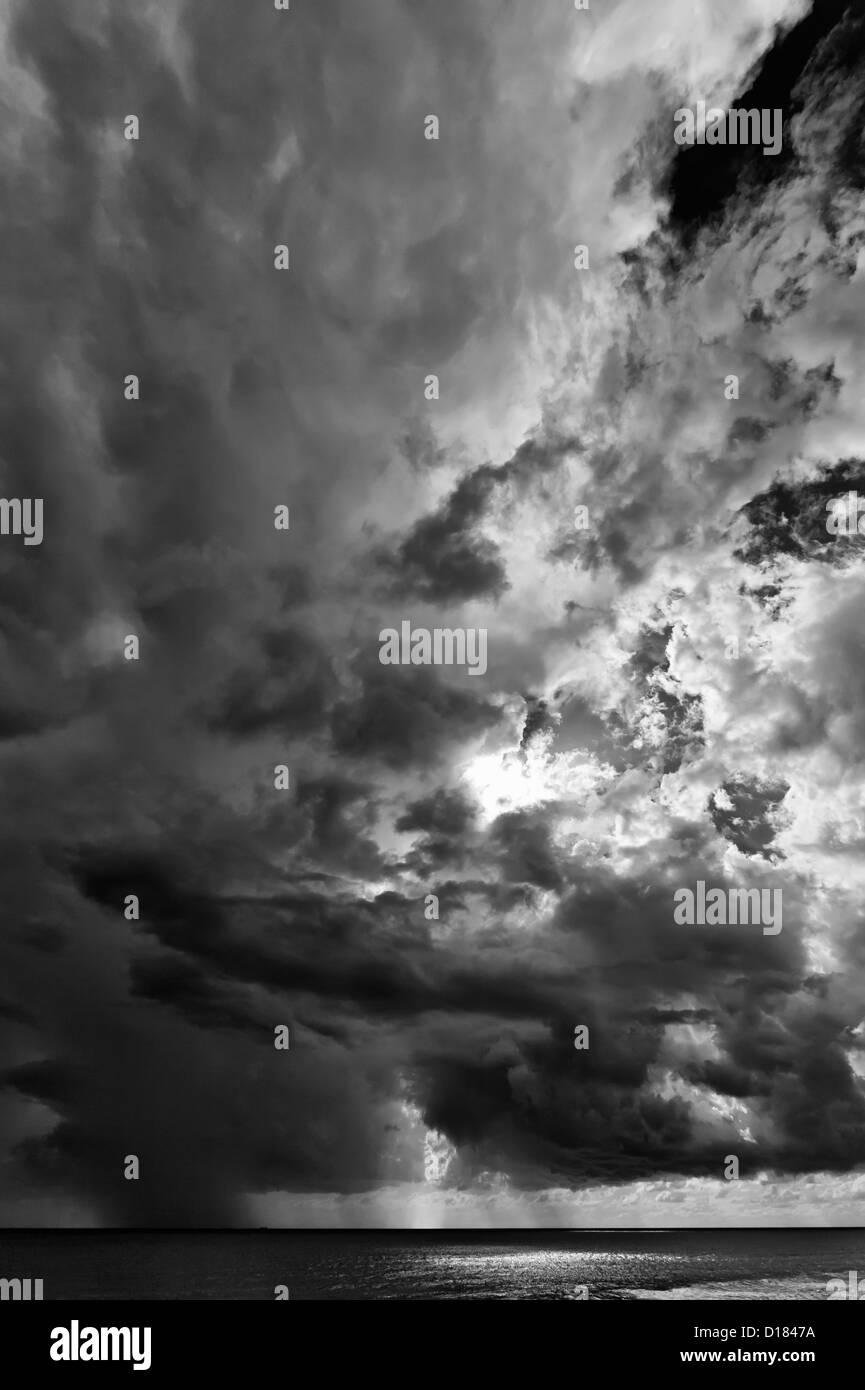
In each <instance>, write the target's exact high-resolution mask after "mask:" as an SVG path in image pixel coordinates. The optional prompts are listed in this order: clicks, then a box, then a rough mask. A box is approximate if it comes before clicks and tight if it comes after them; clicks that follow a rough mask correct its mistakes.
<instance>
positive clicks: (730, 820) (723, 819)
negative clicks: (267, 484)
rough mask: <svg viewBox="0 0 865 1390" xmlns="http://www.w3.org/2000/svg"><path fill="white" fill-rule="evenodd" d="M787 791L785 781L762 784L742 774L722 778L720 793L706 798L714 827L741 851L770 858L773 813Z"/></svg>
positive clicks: (771, 851)
mask: <svg viewBox="0 0 865 1390" xmlns="http://www.w3.org/2000/svg"><path fill="white" fill-rule="evenodd" d="M788 791H789V787H787V786H786V785H785V784H784V783H781V784H780V785H778V784H776V785H774V786H773V785H771V784H770V785H767V786H764V785H762V784H761V783H760V782H758V781H757V780H756V779H755V778H752V777H747V776H745V775H742V776H740V777H737V778H736V779H735V780H730V781H727V782H724V784H723V786H722V787H721V788H720V794H718V793H713V794H712V796H711V797H710V798H709V809H710V811H711V814H712V820H713V821H714V823H715V826H716V828H717V829H718V830H719V831H720V833H721V834H722V835H726V837H727V839H728V840H731V841H732V843H733V844H734V845H735V846H736V848H737V849H740V850H741V851H742V853H743V854H762V855H763V856H764V857H765V858H766V859H772V858H774V857H775V856H776V854H777V851H773V849H772V841H773V840H774V838H775V830H776V827H775V825H774V823H773V814H774V812H775V811H776V810H777V808H778V807H779V806H781V804H782V802H783V800H784V797H785V796H786V794H787V792H788Z"/></svg>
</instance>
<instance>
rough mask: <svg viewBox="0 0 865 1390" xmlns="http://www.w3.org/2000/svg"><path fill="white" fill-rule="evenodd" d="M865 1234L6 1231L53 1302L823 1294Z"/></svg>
mask: <svg viewBox="0 0 865 1390" xmlns="http://www.w3.org/2000/svg"><path fill="white" fill-rule="evenodd" d="M851 1273H855V1275H856V1278H857V1281H858V1280H861V1292H862V1293H863V1294H865V1229H863V1228H855V1229H849V1228H848V1229H824V1228H818V1229H815V1228H796V1229H789V1230H778V1229H771V1230H714V1229H713V1230H631V1231H628V1230H530V1231H527V1230H518V1231H504V1230H497V1231H333V1230H327V1231H323V1230H318V1231H297V1230H275V1229H259V1230H249V1231H237V1230H234V1231H126V1230H119V1231H90V1230H86V1231H85V1230H69V1231H43V1230H40V1231H20V1230H7V1231H2V1232H0V1278H13V1277H17V1278H22V1279H24V1278H31V1279H42V1281H43V1297H44V1299H45V1300H51V1299H61V1300H62V1299H200V1300H207V1299H220V1300H235V1299H267V1300H273V1299H274V1298H275V1297H277V1296H278V1295H277V1292H276V1291H277V1290H280V1291H281V1293H280V1294H279V1296H281V1297H283V1298H285V1297H288V1298H289V1299H314V1300H326V1299H335V1300H346V1299H363V1300H371V1299H411V1300H414V1299H499V1298H504V1299H543V1300H547V1301H558V1300H568V1299H583V1298H584V1297H588V1298H589V1299H604V1300H610V1299H694V1300H697V1299H746V1300H763V1299H772V1300H774V1299H793V1300H823V1301H825V1300H826V1299H827V1297H828V1293H827V1287H826V1286H827V1282H828V1280H829V1279H833V1278H836V1279H837V1278H840V1279H843V1280H844V1282H845V1284H847V1283H848V1281H849V1279H850V1275H851Z"/></svg>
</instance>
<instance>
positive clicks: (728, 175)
mask: <svg viewBox="0 0 865 1390" xmlns="http://www.w3.org/2000/svg"><path fill="white" fill-rule="evenodd" d="M857 10H861V5H859V4H854V5H852V6H851V5H850V4H849V0H820V3H819V4H815V5H814V6H813V7H812V8H811V10H810V11H809V13H808V14H807V15H806V16H805V17H804V19H802V20H801V22H800V23H799V24H797V25H795V26H794V27H793V28H792V29H790V30H789V32H788V33H786V34H783V35H782V36H780V37H779V39H778V41H777V43H776V44H775V45H774V46H773V47H772V48H771V49H770V50H769V52H768V54H767V55H766V57H765V59H764V61H763V62H762V63H761V64H760V70H759V72H758V74H757V76H756V77H755V79H754V81H753V82H752V83H751V84H750V86H749V87H748V88H747V90H745V91H743V92H741V93H739V94H738V95H737V96H736V97H735V99H734V100H732V101H730V102H729V105H730V106H731V107H733V106H734V107H736V108H743V109H745V110H751V109H752V108H757V109H758V110H761V109H767V110H775V109H780V110H781V111H782V112H783V120H784V123H785V125H786V124H787V123H788V122H789V121H790V119H791V117H792V116H793V115H794V113H795V112H796V111H797V109H799V108H800V107H801V104H802V100H803V98H802V96H801V95H800V94H798V93H797V91H796V88H797V85H798V83H799V81H800V79H801V78H802V75H803V73H804V71H805V69H806V68H807V66H808V64H809V63H812V62H813V61H814V55H815V51H817V52H818V54H819V51H820V48H821V45H822V44H824V43H825V42H826V40H827V38H828V40H829V47H830V53H831V58H830V59H829V63H830V65H831V66H833V67H834V66H835V65H836V64H837V63H838V59H839V57H840V56H841V55H842V54H844V53H845V52H846V53H848V54H849V50H850V47H851V46H852V48H853V50H854V51H857V52H858V51H859V50H860V49H861V47H862V43H863V28H862V22H861V16H860V15H856V11H857ZM848 11H852V12H853V15H856V17H855V18H853V17H852V16H851V17H850V19H849V20H848V23H847V26H846V30H839V26H840V22H841V21H842V19H844V17H845V14H846V13H847V12H848ZM842 32H843V34H844V37H843V39H842ZM819 56H820V57H822V56H823V55H821V54H820V55H819ZM852 61H853V60H852V57H848V62H849V63H850V64H851V65H852ZM818 62H819V57H818ZM845 66H846V63H845ZM812 80H813V77H812ZM792 158H793V151H792V149H791V146H790V143H789V141H788V140H785V141H784V143H783V145H782V148H781V150H780V152H779V153H778V154H777V155H774V156H772V157H769V158H767V157H765V156H764V155H763V150H762V146H759V145H724V146H718V147H717V148H716V147H711V146H708V145H692V146H685V147H683V148H681V149H680V151H679V152H678V154H677V157H676V161H675V164H674V166H673V172H672V180H671V194H672V206H671V209H670V218H671V221H672V224H673V226H674V227H675V228H676V229H677V230H678V231H679V232H680V233H681V234H682V235H683V237H684V238H685V239H686V240H687V241H690V240H692V239H693V238H694V236H695V235H696V234H697V232H698V231H699V229H700V228H701V227H702V226H704V225H706V224H711V223H712V222H713V221H718V220H720V219H721V218H722V216H723V213H724V210H725V204H727V203H728V202H729V201H730V200H731V199H733V198H734V197H735V196H737V195H738V196H744V197H748V198H751V199H758V198H759V197H760V194H761V192H762V189H763V186H764V185H765V184H767V183H769V182H770V181H772V180H773V179H778V178H784V177H785V175H786V174H787V173H788V172H789V166H790V162H791V160H792Z"/></svg>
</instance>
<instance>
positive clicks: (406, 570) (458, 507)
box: [379, 436, 580, 603]
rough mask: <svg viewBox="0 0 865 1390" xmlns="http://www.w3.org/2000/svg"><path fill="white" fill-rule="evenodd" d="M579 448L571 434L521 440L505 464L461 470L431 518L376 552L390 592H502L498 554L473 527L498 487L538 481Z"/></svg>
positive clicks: (444, 597)
mask: <svg viewBox="0 0 865 1390" xmlns="http://www.w3.org/2000/svg"><path fill="white" fill-rule="evenodd" d="M579 447H580V445H579V440H577V439H576V438H572V437H568V438H565V439H558V438H555V437H554V436H550V438H546V437H544V436H542V437H540V438H538V439H534V438H532V439H527V440H525V441H524V443H523V444H521V445H520V447H519V448H518V449H517V450H516V452H515V453H514V455H513V457H512V458H510V459H508V460H507V462H506V463H503V464H499V465H498V466H495V467H494V466H493V465H491V464H484V465H482V466H481V467H480V468H476V469H475V470H474V472H472V473H469V474H467V475H466V477H464V478H462V479H461V480H460V482H459V483H457V485H456V487H455V488H454V489H453V491H452V492H451V493H450V495H449V496H448V497H447V498H446V499H445V501H444V502H443V503H442V504H441V506H440V507H439V509H438V510H437V511H436V512H435V513H434V514H433V515H432V516H426V517H422V518H421V520H420V521H418V522H417V523H416V524H415V525H414V526H413V527H412V530H411V532H410V534H409V536H408V537H407V538H406V539H405V540H404V541H402V542H401V544H400V545H399V547H398V549H397V551H396V553H395V554H393V555H391V554H390V553H389V552H386V551H382V552H381V554H380V557H379V563H380V565H381V567H382V570H383V571H384V573H385V574H387V575H388V576H389V578H390V582H391V584H392V585H393V588H394V589H395V591H397V592H400V591H403V590H404V591H406V592H408V593H410V594H416V595H417V596H418V597H419V598H423V599H427V600H429V601H431V602H438V603H447V602H449V601H453V600H466V599H473V598H479V597H481V596H484V597H486V598H496V597H498V596H499V595H501V594H502V593H504V592H505V590H506V589H507V587H508V580H507V575H506V573H505V569H504V567H503V564H502V561H501V558H500V555H499V552H498V550H497V548H496V546H495V545H494V544H493V543H492V542H491V541H490V540H489V539H488V538H486V537H485V536H483V535H482V534H480V533H479V531H478V529H477V528H478V527H479V526H480V524H481V523H482V521H483V520H484V517H485V515H486V513H487V511H488V510H489V509H490V507H491V506H492V504H493V501H494V499H495V498H496V497H497V495H498V492H499V489H504V488H508V487H511V488H514V489H516V490H517V491H519V490H521V489H525V488H526V487H530V486H532V485H533V484H536V483H538V482H540V481H541V480H543V478H544V476H545V475H546V474H547V473H549V472H550V471H551V470H552V469H553V468H555V467H556V466H557V465H558V464H559V463H560V462H561V460H562V458H563V457H564V456H565V455H566V454H567V453H568V452H570V451H571V450H575V449H578V448H579Z"/></svg>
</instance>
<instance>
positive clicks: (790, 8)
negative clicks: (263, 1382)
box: [0, 0, 865, 1225]
mask: <svg viewBox="0 0 865 1390" xmlns="http://www.w3.org/2000/svg"><path fill="white" fill-rule="evenodd" d="M863 47H865V16H863V8H862V5H861V3H855V4H851V5H843V4H840V3H835V0H820V3H819V4H817V5H816V6H815V7H813V8H812V7H810V6H809V5H808V4H806V3H805V0H736V3H734V4H729V5H726V6H722V7H719V6H717V5H715V4H711V3H709V0H706V3H705V4H700V5H696V6H695V5H693V4H691V3H688V4H685V3H683V0H664V3H657V4H653V5H647V4H645V0H618V3H617V2H616V0H592V6H591V9H590V10H587V11H577V10H575V9H574V7H573V5H572V4H569V3H568V2H567V0H535V2H534V3H532V4H531V5H528V4H524V5H512V4H506V3H504V2H503V0H471V2H470V3H465V4H460V5H447V6H445V5H442V4H439V3H436V2H435V0H364V3H363V4H358V3H356V0H315V3H312V0H296V3H294V4H293V5H292V6H291V9H290V10H289V11H277V10H276V9H275V8H274V7H273V6H272V5H271V4H269V3H267V0H256V2H255V3H250V0H225V3H221V4H220V5H218V6H201V5H196V4H194V3H191V0H189V2H188V3H184V2H183V0H170V3H169V2H167V0H159V3H156V0H153V2H152V3H151V0H138V3H133V0H121V3H114V0H112V3H107V0H106V3H93V2H92V0H87V2H86V3H85V2H84V0H74V2H71V3H67V4H65V5H63V6H62V7H58V8H55V9H54V10H53V11H52V13H51V14H50V15H47V14H45V13H42V12H39V13H37V11H36V9H35V8H34V7H33V6H30V5H27V4H25V3H15V2H14V0H10V3H7V4H5V5H4V6H3V8H2V60H0V61H2V72H3V92H4V96H3V111H4V120H3V134H2V146H0V178H2V184H3V194H4V207H5V208H6V235H5V238H4V254H3V257H2V262H0V277H2V299H3V308H4V313H3V315H2V323H0V335H2V341H3V345H4V348H5V351H4V353H3V359H4V362H5V366H4V370H3V380H2V395H0V443H2V458H3V491H4V496H5V497H6V498H19V499H28V498H29V499H37V498H38V499H42V501H43V529H44V534H43V537H42V541H41V544H39V545H33V546H29V547H25V546H24V544H23V540H22V538H21V536H20V535H19V536H16V535H14V534H4V535H3V536H0V567H2V575H3V585H2V591H0V634H2V661H0V737H2V742H0V764H2V765H0V810H2V827H3V835H2V847H0V901H2V903H3V934H2V941H3V945H2V970H0V981H2V986H0V1047H2V1089H0V1126H2V1136H3V1148H2V1173H3V1182H2V1193H3V1196H2V1204H0V1214H2V1219H3V1220H4V1221H5V1222H7V1223H14V1222H19V1223H23V1224H32V1223H34V1222H37V1221H44V1220H47V1221H57V1220H59V1221H69V1222H80V1221H93V1222H96V1223H104V1224H109V1225H111V1224H124V1223H130V1224H135V1225H146V1224H150V1223H152V1224H158V1225H172V1224H177V1225H186V1224H214V1225H224V1224H232V1223H242V1222H245V1221H252V1222H254V1223H258V1222H260V1221H271V1220H272V1221H278V1220H286V1221H289V1222H290V1223H291V1224H319V1223H321V1224H334V1223H340V1222H344V1223H345V1224H349V1225H354V1224H363V1223H369V1224H377V1223H381V1224H400V1223H403V1224H410V1225H416V1224H424V1223H432V1224H440V1223H452V1224H460V1223H462V1224H465V1223H467V1222H469V1223H472V1224H484V1223H490V1224H506V1225H520V1224H526V1223H532V1222H537V1223H538V1224H541V1225H544V1224H546V1225H550V1224H556V1223H557V1222H559V1221H562V1222H567V1223H569V1224H572V1223H574V1222H575V1221H583V1220H587V1221H589V1222H590V1223H591V1222H594V1224H613V1223H614V1222H615V1221H618V1220H622V1221H626V1222H627V1224H629V1225H639V1224H641V1222H645V1221H650V1222H654V1223H658V1222H661V1221H663V1223H664V1224H670V1223H671V1221H673V1222H684V1223H687V1222H688V1221H689V1220H690V1221H693V1222H696V1223H698V1224H710V1223H711V1222H712V1221H716V1220H717V1221H730V1220H735V1224H750V1223H752V1222H754V1221H757V1220H759V1223H760V1224H773V1223H775V1222H784V1221H786V1220H788V1219H789V1220H796V1221H803V1220H804V1221H814V1222H819V1221H833V1220H840V1221H844V1220H848V1219H850V1212H851V1210H852V1209H853V1204H854V1202H855V1201H856V1200H858V1186H859V1185H860V1182H861V1176H860V1175H861V1171H862V1169H863V1167H865V1092H863V1078H865V1051H863V1048H865V1042H863V1030H865V1012H863V997H865V936H863V923H862V912H863V909H862V903H863V893H865V872H863V868H862V849H863V840H865V820H863V791H865V630H863V622H862V613H863V605H865V566H863V551H862V545H861V541H860V540H859V538H858V534H854V535H852V536H834V535H832V534H830V533H829V532H828V531H827V529H826V525H825V519H826V515H827V511H826V504H827V501H828V502H830V503H831V500H832V498H834V497H836V496H842V495H844V496H846V495H847V494H849V493H850V492H851V491H856V489H857V488H860V489H861V490H862V494H863V497H865V460H863V453H862V450H863V444H862V440H863V434H865V400H863V395H862V390H861V382H862V379H863V375H865V337H863V334H862V322H863V314H865V259H863V254H865V253H863V247H865V217H863V206H862V192H863V187H865V175H863V169H865V165H863V148H862V130H863V116H865V79H863V67H862V56H863ZM698 101H703V102H706V103H707V105H709V106H717V107H720V108H724V109H727V108H731V107H736V108H746V109H747V108H750V107H754V108H764V107H765V108H770V109H772V110H774V109H780V110H781V111H782V113H783V146H782V149H781V152H780V153H779V155H778V156H777V157H775V158H772V159H766V158H765V157H764V156H763V153H762V150H761V149H759V148H757V149H752V148H750V147H747V146H732V145H726V146H724V147H720V146H713V145H711V144H707V145H698V144H695V145H693V146H688V147H682V146H679V145H678V144H677V143H676V141H675V139H674V125H675V122H674V113H675V112H676V110H677V109H679V108H682V107H691V106H694V105H695V104H696V103H697V102H698ZM132 114H134V115H135V116H136V117H137V120H138V129H137V135H138V138H137V139H128V138H126V134H127V133H129V130H130V128H129V126H128V124H127V117H128V116H130V115H132ZM430 115H435V116H436V117H437V118H438V136H439V138H438V139H437V140H431V139H427V138H425V131H427V130H428V129H429V128H430V127H429V123H428V117H429V116H430ZM282 245H284V246H286V247H287V248H288V251H289V253H290V255H289V265H288V269H286V270H283V269H277V268H276V264H277V260H276V258H275V251H274V248H275V247H277V246H282ZM577 247H584V248H586V253H587V256H583V257H581V256H580V255H578V254H577V253H576V248H577ZM581 261H582V265H583V266H584V268H577V267H578V265H579V264H580V263H581ZM130 374H132V375H134V376H135V377H137V378H138V386H139V389H138V392H137V398H136V393H135V392H134V391H133V392H132V393H131V394H130V392H129V391H128V389H125V385H124V384H125V383H126V381H127V378H128V377H129V375H130ZM433 377H434V378H436V379H437V386H436V388H435V389H432V388H431V387H430V385H429V382H430V379H431V378H433ZM284 507H287V508H288V509H289V514H290V525H288V526H285V527H282V528H279V529H278V528H277V527H276V526H275V525H274V517H275V514H276V509H278V508H284ZM580 509H582V510H580ZM403 622H410V623H411V624H412V625H413V626H414V627H415V628H418V629H421V628H422V629H426V630H428V631H433V630H436V629H451V630H454V629H462V630H465V631H469V630H475V629H478V630H480V629H484V630H486V632H487V634H488V649H487V664H486V670H485V672H484V673H483V675H482V676H479V677H478V678H477V679H474V680H468V679H467V678H466V676H467V672H466V670H465V668H464V667H463V668H461V667H460V666H459V665H451V666H443V665H433V666H426V665H424V666H414V665H411V664H407V665H383V664H382V663H381V662H380V660H379V633H380V631H382V630H383V629H395V630H397V631H399V630H400V628H401V624H402V623H403ZM130 636H133V637H135V638H136V639H137V649H136V650H135V651H134V652H130V648H129V645H128V639H129V637H130ZM130 655H132V656H133V659H127V658H128V657H129V656H130ZM135 658H137V659H135ZM277 768H284V769H285V773H284V775H282V776H280V775H278V774H276V773H275V769H277ZM698 883H703V884H704V885H709V887H710V888H714V889H716V890H718V891H719V893H720V894H722V895H723V896H724V897H725V899H726V897H727V895H728V894H731V893H734V892H745V893H747V892H750V891H751V890H772V891H775V890H780V891H781V892H782V894H783V930H781V931H779V932H778V933H777V934H773V935H767V934H764V932H763V931H762V930H761V929H760V927H759V926H754V925H738V924H737V925H719V924H712V923H711V919H709V924H707V925H703V926H683V925H680V924H678V923H677V922H676V921H675V920H674V916H673V908H674V902H673V895H674V893H675V892H676V891H677V890H680V889H683V888H684V889H691V890H693V889H695V886H696V885H697V884H698ZM132 901H134V902H136V903H137V907H134V908H130V906H129V904H130V902H132ZM280 1026H284V1027H287V1028H288V1029H289V1036H290V1047H289V1048H287V1049H284V1050H279V1049H277V1048H275V1046H274V1036H275V1032H274V1030H275V1029H277V1028H279V1027H280ZM578 1028H582V1029H587V1030H588V1033H587V1034H586V1037H587V1039H588V1046H585V1047H578V1046H575V1029H578ZM130 1155H135V1156H136V1157H137V1159H138V1161H139V1166H140V1174H139V1177H138V1179H137V1180H128V1179H127V1178H126V1177H125V1176H124V1171H125V1165H126V1163H127V1159H128V1156H130ZM731 1155H733V1156H735V1157H736V1158H737V1161H738V1163H739V1167H740V1177H739V1180H738V1182H731V1181H727V1180H726V1178H725V1166H726V1165H727V1164H728V1162H729V1156H731ZM815 1175H819V1198H818V1197H817V1196H816V1195H815V1186H814V1179H815ZM734 1209H735V1217H732V1216H731V1210H734ZM673 1211H674V1212H675V1215H674V1216H670V1213H671V1212H673Z"/></svg>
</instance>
